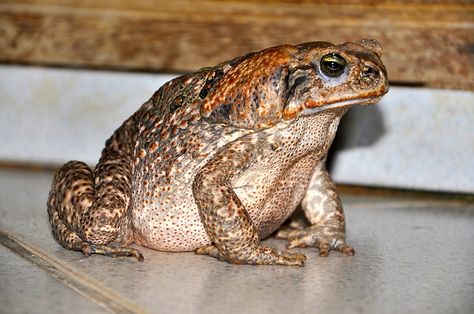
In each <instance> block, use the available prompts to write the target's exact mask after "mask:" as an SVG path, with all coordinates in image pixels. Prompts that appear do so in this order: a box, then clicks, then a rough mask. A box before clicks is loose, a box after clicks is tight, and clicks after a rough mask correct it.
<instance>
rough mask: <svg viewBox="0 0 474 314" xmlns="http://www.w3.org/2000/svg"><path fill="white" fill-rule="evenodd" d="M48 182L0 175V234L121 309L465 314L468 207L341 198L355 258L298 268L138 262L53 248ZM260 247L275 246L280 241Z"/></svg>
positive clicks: (472, 257)
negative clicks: (48, 207) (39, 255)
mask: <svg viewBox="0 0 474 314" xmlns="http://www.w3.org/2000/svg"><path fill="white" fill-rule="evenodd" d="M50 179H51V174H50V173H41V172H37V173H31V172H22V171H0V218H1V219H0V229H1V230H3V231H4V232H7V233H9V234H11V235H13V236H14V237H15V238H17V239H19V240H20V241H23V242H24V243H26V244H27V246H28V247H30V248H31V249H34V250H38V251H39V252H42V254H44V255H45V256H46V257H47V259H49V260H50V261H51V262H52V263H53V264H55V265H56V266H57V267H58V269H60V271H62V272H64V273H65V275H68V276H70V278H71V280H79V281H81V282H84V283H86V284H87V285H88V287H92V288H91V289H93V291H97V294H103V297H104V298H109V299H110V300H111V301H112V302H117V304H119V305H123V306H124V309H125V310H131V311H135V312H139V311H142V310H143V311H148V312H152V313H217V312H225V313H289V312H295V313H319V312H321V313H407V312H408V313H469V312H471V313H472V312H474V298H473V295H474V246H473V245H472V243H473V242H474V208H472V207H470V205H466V204H463V203H459V202H439V201H426V200H407V199H386V198H367V197H362V198H357V197H356V198H354V197H348V198H344V203H345V207H346V213H347V226H348V227H347V229H348V241H349V243H350V244H352V245H353V246H354V247H355V248H356V251H357V253H356V255H355V256H354V257H347V256H342V255H340V254H337V253H332V254H331V255H330V256H329V257H327V258H320V257H319V256H318V254H317V251H316V250H315V249H306V250H301V251H302V252H304V253H305V254H306V255H307V257H308V259H307V261H306V266H305V267H303V268H291V267H279V266H261V267H255V266H236V265H229V264H226V263H221V262H218V261H216V260H214V259H212V258H209V257H205V256H196V255H194V254H193V253H164V252H156V251H152V250H148V249H145V248H142V249H141V250H142V252H143V253H144V256H145V262H143V263H138V262H136V261H135V260H133V259H130V258H118V259H112V258H108V257H102V256H93V257H89V258H86V257H83V256H82V255H81V254H80V253H77V252H70V251H67V250H65V249H63V248H61V247H60V246H59V245H58V244H57V243H56V242H55V241H54V240H53V238H52V237H51V235H50V231H49V227H48V222H47V217H46V207H45V202H46V198H47V193H48V189H49V184H50ZM269 242H270V243H271V244H272V245H275V246H277V247H279V248H283V247H284V242H283V241H279V240H274V239H270V240H269ZM10 289H19V288H15V287H14V285H13V286H12V287H11V288H10ZM94 289H95V290H94ZM13 291H14V290H13ZM13 294H16V293H15V292H13ZM47 302H50V303H51V304H55V303H56V302H58V300H56V299H54V298H50V299H47ZM127 302H128V303H127ZM134 306H136V307H134Z"/></svg>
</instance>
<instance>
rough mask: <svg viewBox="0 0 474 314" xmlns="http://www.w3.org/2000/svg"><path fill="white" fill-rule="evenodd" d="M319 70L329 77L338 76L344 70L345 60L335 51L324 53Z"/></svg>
mask: <svg viewBox="0 0 474 314" xmlns="http://www.w3.org/2000/svg"><path fill="white" fill-rule="evenodd" d="M319 65H320V68H321V72H323V73H324V75H327V76H329V77H338V76H340V75H341V74H342V72H344V69H345V67H346V65H347V62H346V60H345V59H344V58H343V57H341V56H340V55H339V54H337V53H330V54H327V55H324V56H323V57H322V58H321V62H320V64H319Z"/></svg>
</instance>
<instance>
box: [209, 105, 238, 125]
mask: <svg viewBox="0 0 474 314" xmlns="http://www.w3.org/2000/svg"><path fill="white" fill-rule="evenodd" d="M231 109H232V105H231V104H222V105H220V106H218V107H217V108H216V109H214V111H212V112H211V114H210V115H209V117H208V120H209V121H211V122H218V121H226V120H228V119H229V116H230V110H231Z"/></svg>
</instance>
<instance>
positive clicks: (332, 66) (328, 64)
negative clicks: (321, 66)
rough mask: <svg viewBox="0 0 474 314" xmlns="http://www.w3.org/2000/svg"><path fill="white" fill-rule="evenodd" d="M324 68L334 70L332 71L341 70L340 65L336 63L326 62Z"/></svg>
mask: <svg viewBox="0 0 474 314" xmlns="http://www.w3.org/2000/svg"><path fill="white" fill-rule="evenodd" d="M326 66H327V67H328V68H330V69H331V70H334V71H336V70H338V69H340V68H341V65H340V64H339V63H337V62H336V61H327V62H326Z"/></svg>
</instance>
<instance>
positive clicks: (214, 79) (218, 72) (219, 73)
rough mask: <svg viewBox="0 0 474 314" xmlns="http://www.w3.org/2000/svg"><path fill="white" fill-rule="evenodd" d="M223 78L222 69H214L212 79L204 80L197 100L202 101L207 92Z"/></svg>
mask: <svg viewBox="0 0 474 314" xmlns="http://www.w3.org/2000/svg"><path fill="white" fill-rule="evenodd" d="M223 76H224V71H222V69H216V70H215V71H214V74H213V76H212V78H209V79H207V80H206V83H205V84H204V86H203V88H202V89H201V91H200V92H199V98H201V99H204V98H206V96H207V95H208V94H209V91H210V90H211V89H212V88H213V87H214V86H215V85H216V84H217V82H219V80H220V79H221V78H222V77H223Z"/></svg>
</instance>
